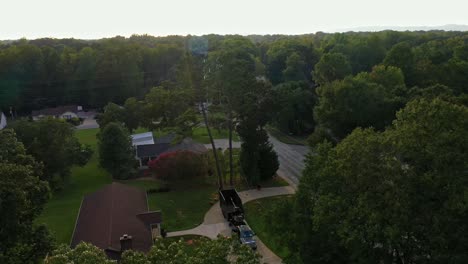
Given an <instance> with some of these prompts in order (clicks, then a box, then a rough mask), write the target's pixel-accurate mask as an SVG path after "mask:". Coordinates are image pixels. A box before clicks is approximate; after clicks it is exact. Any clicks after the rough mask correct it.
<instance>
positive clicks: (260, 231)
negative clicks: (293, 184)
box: [244, 196, 290, 258]
mask: <svg viewBox="0 0 468 264" xmlns="http://www.w3.org/2000/svg"><path fill="white" fill-rule="evenodd" d="M281 199H290V198H289V197H288V196H276V197H269V198H263V199H260V200H255V201H251V202H248V203H246V204H245V205H244V209H245V216H246V218H247V219H246V220H247V222H248V223H249V225H250V227H251V228H252V230H253V231H254V232H255V234H256V235H257V236H258V237H259V238H260V239H261V240H262V242H263V243H265V245H266V246H267V247H268V248H269V249H271V250H272V251H273V252H274V253H275V254H277V255H278V256H279V257H281V258H285V257H286V256H288V254H289V251H288V248H287V247H286V245H284V244H281V243H278V241H283V240H281V238H280V237H278V236H281V234H275V233H272V232H271V229H270V228H269V221H268V219H267V218H266V217H265V215H266V213H267V212H268V211H269V210H270V209H271V208H273V207H274V205H275V203H277V202H278V201H280V200H281ZM275 238H276V239H275Z"/></svg>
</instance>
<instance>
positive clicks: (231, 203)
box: [219, 189, 244, 225]
mask: <svg viewBox="0 0 468 264" xmlns="http://www.w3.org/2000/svg"><path fill="white" fill-rule="evenodd" d="M219 206H220V207H221V212H222V213H223V216H224V218H225V219H226V220H227V221H228V222H229V223H231V224H232V225H236V223H238V222H243V221H244V207H243V206H242V200H241V198H240V197H239V194H238V193H237V191H236V190H235V189H225V190H219Z"/></svg>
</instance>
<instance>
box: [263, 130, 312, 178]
mask: <svg viewBox="0 0 468 264" xmlns="http://www.w3.org/2000/svg"><path fill="white" fill-rule="evenodd" d="M269 136H270V142H271V143H272V144H273V147H274V149H275V151H276V153H277V154H278V160H279V163H280V167H279V169H278V171H277V173H278V175H279V176H280V177H282V178H284V179H286V180H287V181H288V182H289V184H290V185H292V186H294V187H297V185H298V184H299V179H300V178H301V176H302V171H303V170H304V167H305V164H304V160H305V156H306V155H307V153H308V152H309V148H308V147H306V146H301V145H290V144H285V143H283V142H281V141H279V140H278V139H276V138H274V137H273V136H271V135H269Z"/></svg>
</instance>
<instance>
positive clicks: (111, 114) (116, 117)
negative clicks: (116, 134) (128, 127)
mask: <svg viewBox="0 0 468 264" xmlns="http://www.w3.org/2000/svg"><path fill="white" fill-rule="evenodd" d="M125 115H126V113H125V109H124V107H122V106H120V105H117V104H114V103H108V104H107V105H106V106H105V107H104V112H103V113H101V114H98V115H97V117H96V119H97V123H98V124H99V126H100V127H105V126H106V125H107V124H109V123H112V122H115V123H121V124H123V123H124V121H125V117H126V116H125Z"/></svg>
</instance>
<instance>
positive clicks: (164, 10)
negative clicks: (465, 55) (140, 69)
mask: <svg viewBox="0 0 468 264" xmlns="http://www.w3.org/2000/svg"><path fill="white" fill-rule="evenodd" d="M445 24H468V0H443V1H442V0H386V1H382V0H321V1H317V0H309V1H306V0H230V1H223V0H191V1H189V0H166V1H161V0H131V1H130V0H126V1H123V0H0V39H17V38H21V37H26V38H38V37H57V38H63V37H75V38H86V39H91V38H101V37H110V36H115V35H122V36H130V35H131V34H134V33H136V34H144V33H147V34H151V35H174V34H179V35H186V34H192V35H201V34H207V33H218V34H243V35H247V34H273V33H282V34H300V33H311V32H316V31H326V32H330V31H336V30H339V29H344V28H353V27H360V26H433V25H445Z"/></svg>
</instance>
